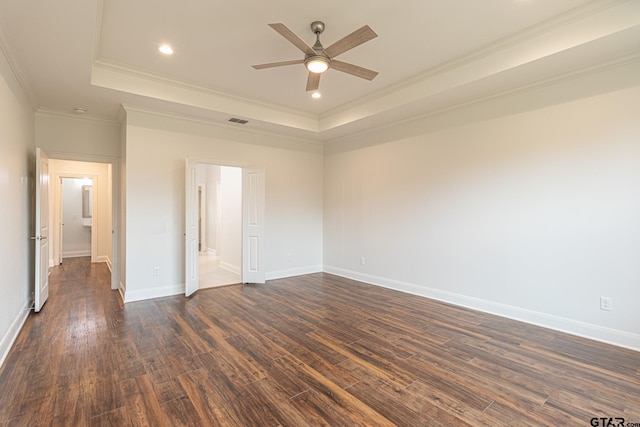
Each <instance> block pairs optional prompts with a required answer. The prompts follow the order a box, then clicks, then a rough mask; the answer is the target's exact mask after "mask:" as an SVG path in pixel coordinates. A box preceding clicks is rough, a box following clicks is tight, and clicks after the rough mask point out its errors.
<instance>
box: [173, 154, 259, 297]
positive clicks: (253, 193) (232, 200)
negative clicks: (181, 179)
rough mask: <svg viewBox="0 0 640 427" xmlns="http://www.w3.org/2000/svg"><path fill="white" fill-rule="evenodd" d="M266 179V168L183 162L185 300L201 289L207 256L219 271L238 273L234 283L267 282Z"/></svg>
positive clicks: (194, 160)
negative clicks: (201, 277)
mask: <svg viewBox="0 0 640 427" xmlns="http://www.w3.org/2000/svg"><path fill="white" fill-rule="evenodd" d="M210 166H213V168H209V167H210ZM216 166H217V168H216ZM216 174H219V178H218V179H216V176H217V175H216ZM264 175H265V174H264V167H263V166H242V165H237V164H231V163H224V162H216V161H208V160H197V159H190V158H187V159H186V160H185V233H184V235H185V258H184V259H185V264H184V266H185V269H184V279H185V296H187V297H188V296H191V295H192V294H193V293H194V292H196V291H197V290H198V289H200V285H201V284H200V269H201V267H200V264H201V262H200V258H202V257H203V256H207V257H208V258H209V259H208V260H207V261H213V265H214V266H215V267H216V268H217V269H218V268H220V267H222V269H223V270H227V271H231V272H232V273H237V274H239V276H240V280H237V276H234V278H233V280H231V279H229V280H230V281H231V283H265V276H266V274H265V262H264V253H265V252H264V233H265V228H264V212H265V207H264V204H265V178H264ZM225 183H227V184H228V187H229V188H227V186H225ZM231 188H233V189H231ZM213 189H215V191H213V192H212V191H211V190H213ZM227 197H228V199H226V198H227ZM212 203H215V207H212V206H211V204H212ZM207 206H209V207H208V209H207ZM203 210H207V211H208V212H204V213H203ZM203 218H205V221H204V222H203V221H202V219H203ZM201 224H205V225H201ZM236 224H239V226H236ZM202 229H205V230H207V231H206V233H205V234H204V235H203V234H202ZM238 230H240V234H239V236H240V237H239V238H238ZM212 232H214V234H212ZM203 242H204V244H203ZM205 250H206V255H205V254H203V252H205ZM210 257H213V258H210ZM218 272H220V270H218ZM225 281H226V280H225ZM227 284H229V283H227ZM203 286H204V287H211V283H209V284H206V283H205V284H203Z"/></svg>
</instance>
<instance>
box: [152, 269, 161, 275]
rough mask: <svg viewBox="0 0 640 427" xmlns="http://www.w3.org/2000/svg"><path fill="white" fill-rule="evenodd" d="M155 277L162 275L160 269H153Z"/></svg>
mask: <svg viewBox="0 0 640 427" xmlns="http://www.w3.org/2000/svg"><path fill="white" fill-rule="evenodd" d="M153 275H154V276H159V275H160V267H153Z"/></svg>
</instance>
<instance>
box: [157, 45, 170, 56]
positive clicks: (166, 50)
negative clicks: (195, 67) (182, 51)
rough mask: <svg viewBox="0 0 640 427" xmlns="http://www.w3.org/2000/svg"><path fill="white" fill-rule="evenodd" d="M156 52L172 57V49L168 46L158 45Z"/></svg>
mask: <svg viewBox="0 0 640 427" xmlns="http://www.w3.org/2000/svg"><path fill="white" fill-rule="evenodd" d="M158 50H159V51H160V53H164V54H165V55H173V48H172V47H171V46H169V45H168V44H163V45H160V47H159V48H158Z"/></svg>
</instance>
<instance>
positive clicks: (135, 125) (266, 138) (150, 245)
mask: <svg viewBox="0 0 640 427" xmlns="http://www.w3.org/2000/svg"><path fill="white" fill-rule="evenodd" d="M125 155H126V161H127V176H126V207H127V208H126V242H127V245H126V251H127V252H126V265H127V269H126V297H125V300H126V301H131V300H136V299H141V298H150V297H154V296H162V295H169V294H177V293H182V292H184V210H185V206H184V186H185V159H186V158H187V157H188V156H190V157H192V158H206V159H209V160H212V161H213V163H216V162H219V163H221V164H236V165H239V164H247V165H250V164H254V165H260V164H262V165H264V166H265V167H266V260H265V261H266V266H267V267H266V270H267V277H268V278H269V277H271V278H273V277H284V276H288V275H294V274H303V273H307V272H315V271H320V270H321V268H322V253H321V251H322V147H321V146H318V145H315V144H312V143H309V142H306V141H297V140H288V139H286V138H281V137H275V136H270V135H262V134H258V133H252V132H246V131H243V130H236V129H233V128H230V127H227V126H212V125H206V124H202V123H198V122H192V121H186V120H180V119H174V118H170V117H165V116H158V115H154V114H151V113H145V112H141V111H138V110H132V109H130V110H128V111H127V132H126V154H125ZM155 266H158V267H160V275H159V276H153V268H154V267H155Z"/></svg>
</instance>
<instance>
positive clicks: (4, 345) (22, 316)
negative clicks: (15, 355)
mask: <svg viewBox="0 0 640 427" xmlns="http://www.w3.org/2000/svg"><path fill="white" fill-rule="evenodd" d="M30 312H31V310H30V309H29V302H28V301H27V304H26V305H25V306H24V307H23V308H22V310H20V312H19V313H18V316H17V317H16V318H15V319H14V321H13V323H12V324H11V326H10V327H9V330H8V331H7V333H6V334H5V335H4V336H3V337H2V340H0V367H2V365H4V361H5V359H6V358H7V356H8V355H9V350H11V347H12V346H13V343H14V342H15V341H16V338H18V334H19V333H20V330H22V327H23V326H24V322H26V321H27V317H29V313H30Z"/></svg>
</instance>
